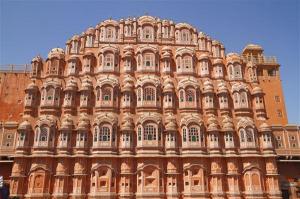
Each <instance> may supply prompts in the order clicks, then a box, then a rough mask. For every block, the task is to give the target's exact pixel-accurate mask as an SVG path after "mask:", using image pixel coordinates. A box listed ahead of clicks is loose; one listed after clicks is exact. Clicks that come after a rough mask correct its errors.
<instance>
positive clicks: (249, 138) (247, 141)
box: [240, 127, 255, 148]
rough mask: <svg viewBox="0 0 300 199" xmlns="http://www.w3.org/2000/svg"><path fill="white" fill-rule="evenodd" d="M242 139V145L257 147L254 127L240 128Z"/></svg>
mask: <svg viewBox="0 0 300 199" xmlns="http://www.w3.org/2000/svg"><path fill="white" fill-rule="evenodd" d="M240 141H241V147H246V148H247V147H251V148H252V147H255V137H254V129H253V128H251V127H247V128H246V129H244V128H241V129H240Z"/></svg>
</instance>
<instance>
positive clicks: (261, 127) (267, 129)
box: [259, 123, 271, 132]
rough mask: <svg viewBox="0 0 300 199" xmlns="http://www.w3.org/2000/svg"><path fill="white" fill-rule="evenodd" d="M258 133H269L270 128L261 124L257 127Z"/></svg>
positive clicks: (265, 124)
mask: <svg viewBox="0 0 300 199" xmlns="http://www.w3.org/2000/svg"><path fill="white" fill-rule="evenodd" d="M259 131H260V132H270V131H271V127H270V126H269V125H268V124H267V123H262V124H261V125H260V126H259Z"/></svg>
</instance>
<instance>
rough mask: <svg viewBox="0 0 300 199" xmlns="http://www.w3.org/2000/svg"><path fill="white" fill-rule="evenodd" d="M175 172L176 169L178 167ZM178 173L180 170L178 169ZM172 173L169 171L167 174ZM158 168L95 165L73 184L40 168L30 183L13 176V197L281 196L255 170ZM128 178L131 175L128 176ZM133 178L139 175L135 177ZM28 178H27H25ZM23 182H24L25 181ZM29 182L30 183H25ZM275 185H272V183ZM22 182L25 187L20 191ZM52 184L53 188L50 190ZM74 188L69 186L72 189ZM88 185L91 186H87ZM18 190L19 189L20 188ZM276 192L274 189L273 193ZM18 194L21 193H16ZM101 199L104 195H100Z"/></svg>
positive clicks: (272, 178) (64, 175)
mask: <svg viewBox="0 0 300 199" xmlns="http://www.w3.org/2000/svg"><path fill="white" fill-rule="evenodd" d="M175 168H176V166H175ZM178 170H180V169H179V168H178ZM168 171H169V170H168ZM168 171H167V170H164V169H163V168H161V167H160V166H157V165H155V164H145V165H143V166H138V167H137V169H136V171H133V170H131V171H129V173H124V172H123V171H121V172H119V170H116V169H115V168H114V167H112V166H110V165H106V164H93V166H92V168H91V169H90V171H88V174H87V177H85V176H86V173H82V174H77V175H74V176H73V177H72V178H73V180H72V181H70V179H69V175H68V172H63V173H61V172H60V171H58V167H57V169H56V171H55V173H56V175H53V173H52V172H51V171H50V170H49V169H47V168H45V167H41V166H38V165H37V166H35V167H33V168H31V169H30V171H29V173H28V179H26V178H24V177H20V178H19V177H18V176H14V178H13V179H12V182H11V194H12V195H15V194H21V195H22V194H27V196H30V195H34V194H47V193H48V194H52V195H53V196H55V195H59V194H71V193H72V194H78V195H79V196H80V195H81V194H87V193H89V195H90V196H93V195H97V194H101V193H102V194H103V193H117V192H119V193H133V192H136V193H139V194H141V193H142V194H143V193H147V195H149V193H153V194H154V195H155V193H157V192H165V193H173V194H177V193H182V194H183V195H193V194H198V193H210V194H216V193H218V194H222V193H223V192H225V191H227V192H228V193H229V194H235V195H239V194H241V192H244V194H249V195H251V194H253V193H255V195H263V192H266V191H268V192H270V193H271V194H274V193H276V191H277V193H278V192H279V187H278V179H277V178H276V177H275V176H274V175H273V176H269V177H266V176H265V175H264V172H263V171H262V170H261V169H260V168H259V167H256V166H252V165H250V166H247V167H246V168H244V169H243V171H242V172H241V176H239V175H234V174H228V175H227V176H225V174H215V173H213V172H212V171H210V170H208V169H207V168H206V167H204V166H203V165H200V164H190V165H189V166H184V167H183V168H182V171H180V172H179V173H174V172H168ZM128 174H129V175H128ZM132 174H136V175H135V176H134V175H132ZM26 176H27V175H26ZM23 179H24V180H23ZM25 180H28V183H25V182H26V181H25ZM271 181H272V182H273V183H269V182H271ZM22 182H24V183H25V184H26V186H25V187H24V188H25V189H21V188H20V187H21V186H22ZM52 184H53V186H51V185H52ZM70 184H71V185H72V186H69V185H70ZM87 184H89V186H86V185H87ZM18 186H19V187H18ZM271 188H273V189H271ZM17 190H20V191H19V192H17ZM98 196H101V195H98Z"/></svg>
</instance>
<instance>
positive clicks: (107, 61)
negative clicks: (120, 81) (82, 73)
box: [104, 53, 114, 68]
mask: <svg viewBox="0 0 300 199" xmlns="http://www.w3.org/2000/svg"><path fill="white" fill-rule="evenodd" d="M113 66H114V55H113V54H112V53H109V54H106V55H105V57H104V67H107V68H112V67H113Z"/></svg>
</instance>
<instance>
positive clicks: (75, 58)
mask: <svg viewBox="0 0 300 199" xmlns="http://www.w3.org/2000/svg"><path fill="white" fill-rule="evenodd" d="M78 59H79V57H78V56H77V55H71V56H70V57H69V59H68V61H71V60H78Z"/></svg>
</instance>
